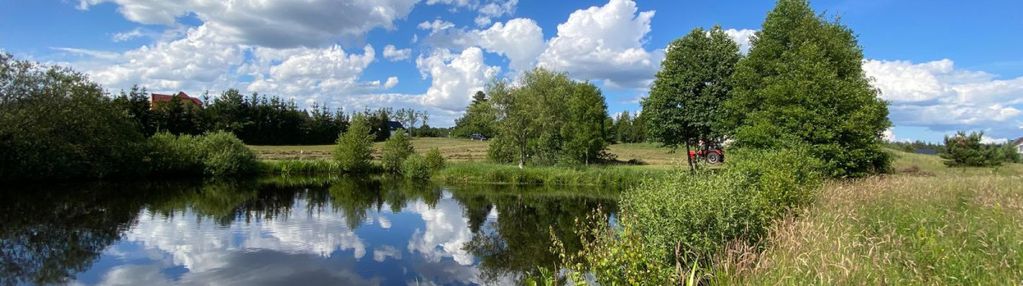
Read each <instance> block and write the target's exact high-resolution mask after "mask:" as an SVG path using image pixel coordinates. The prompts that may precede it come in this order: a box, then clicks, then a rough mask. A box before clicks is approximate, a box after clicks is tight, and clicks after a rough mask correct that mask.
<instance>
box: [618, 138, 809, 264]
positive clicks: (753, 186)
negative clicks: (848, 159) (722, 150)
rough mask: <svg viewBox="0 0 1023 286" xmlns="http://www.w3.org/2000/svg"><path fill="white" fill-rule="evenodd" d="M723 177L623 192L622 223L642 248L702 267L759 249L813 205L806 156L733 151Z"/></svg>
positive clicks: (691, 176)
mask: <svg viewBox="0 0 1023 286" xmlns="http://www.w3.org/2000/svg"><path fill="white" fill-rule="evenodd" d="M731 158H732V159H731V160H730V162H731V163H729V164H730V165H729V166H728V169H727V170H725V171H723V172H719V173H712V172H710V171H703V172H695V173H677V174H675V175H672V176H668V177H667V178H665V179H662V180H653V181H647V182H645V183H643V184H642V185H640V187H638V188H636V189H634V190H630V191H628V192H626V193H625V194H624V195H623V197H622V202H621V204H620V206H621V209H622V213H623V219H622V221H623V223H628V224H631V225H630V226H629V227H632V228H634V229H635V230H636V231H637V232H639V233H641V234H642V236H643V238H644V240H645V243H646V244H649V245H652V246H654V247H659V248H662V249H675V247H676V246H677V245H680V246H681V253H680V256H681V257H680V259H681V260H682V261H685V262H689V263H694V262H706V261H707V260H708V259H709V258H710V257H711V256H712V255H713V254H714V253H715V252H717V251H719V250H720V249H721V248H722V247H723V246H724V245H725V244H726V243H728V242H732V241H735V240H745V241H748V242H750V244H751V245H756V242H758V241H759V240H760V239H761V238H763V236H764V235H765V234H766V233H767V230H768V227H769V226H770V223H771V222H772V221H773V220H775V219H777V218H779V217H781V216H782V215H783V214H784V213H786V212H787V211H789V210H790V209H791V208H794V207H797V206H800V205H803V204H806V203H807V202H809V201H810V200H811V199H812V198H813V193H812V191H813V189H814V188H815V187H816V186H817V185H818V183H819V182H820V178H821V174H820V173H819V171H818V170H820V169H821V167H820V166H821V164H820V163H819V161H816V160H815V159H812V156H810V155H808V152H806V151H797V150H785V151H744V150H739V151H733V152H732V154H731Z"/></svg>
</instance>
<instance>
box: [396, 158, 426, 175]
mask: <svg viewBox="0 0 1023 286" xmlns="http://www.w3.org/2000/svg"><path fill="white" fill-rule="evenodd" d="M401 173H402V174H405V177H409V178H412V179H429V178H430V174H431V170H430V164H429V162H427V161H426V158H423V156H419V154H413V155H412V156H409V157H408V158H405V161H404V162H402V164H401Z"/></svg>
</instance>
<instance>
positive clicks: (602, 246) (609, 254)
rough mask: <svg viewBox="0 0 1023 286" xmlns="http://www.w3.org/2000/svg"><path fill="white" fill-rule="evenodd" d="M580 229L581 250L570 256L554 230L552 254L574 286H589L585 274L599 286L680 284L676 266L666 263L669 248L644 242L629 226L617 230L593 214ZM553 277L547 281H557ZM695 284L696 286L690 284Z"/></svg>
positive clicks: (580, 223)
mask: <svg viewBox="0 0 1023 286" xmlns="http://www.w3.org/2000/svg"><path fill="white" fill-rule="evenodd" d="M576 224H579V226H578V227H577V228H578V229H582V230H584V231H581V232H580V233H579V240H580V241H581V242H582V249H580V250H579V251H578V252H575V253H571V252H568V251H566V250H565V245H564V243H562V242H561V239H560V238H558V237H557V236H556V235H555V234H554V231H553V229H552V230H551V237H552V239H553V240H554V243H553V246H552V247H551V248H552V249H551V251H552V252H554V253H557V254H558V256H559V258H560V259H561V263H562V266H563V267H565V268H567V269H568V270H569V271H568V273H567V275H565V276H566V277H565V278H566V279H565V280H568V281H571V282H572V283H571V284H572V285H588V284H589V283H588V279H586V277H585V276H584V275H586V274H592V275H593V276H594V278H596V281H594V282H597V284H596V285H678V281H679V280H680V279H679V278H680V276H679V275H678V274H679V273H678V272H677V270H676V269H675V267H674V265H671V264H669V263H664V260H663V258H664V257H667V256H669V254H668V249H665V248H660V247H655V246H654V245H651V244H649V243H647V242H646V241H644V239H643V237H642V235H641V234H640V233H637V232H636V231H635V230H634V229H633V228H632V227H631V225H629V224H623V225H622V229H621V231H617V230H616V229H614V228H612V227H611V226H610V225H609V224H608V218H607V216H604V215H601V214H600V213H599V212H594V214H590V215H589V216H588V217H586V220H585V221H583V222H580V221H579V220H578V219H576ZM555 278H556V277H550V278H548V279H547V280H555ZM690 285H695V284H690Z"/></svg>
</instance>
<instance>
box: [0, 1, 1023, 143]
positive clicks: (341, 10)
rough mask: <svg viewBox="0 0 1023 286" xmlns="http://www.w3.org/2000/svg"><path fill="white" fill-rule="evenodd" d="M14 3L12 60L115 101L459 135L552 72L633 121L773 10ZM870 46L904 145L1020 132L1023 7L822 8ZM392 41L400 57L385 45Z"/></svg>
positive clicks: (3, 33) (5, 29)
mask: <svg viewBox="0 0 1023 286" xmlns="http://www.w3.org/2000/svg"><path fill="white" fill-rule="evenodd" d="M223 2H226V1H201V0H182V1H144V0H81V1H78V0H64V1H58V0H52V1H46V0H42V1H6V2H5V3H3V4H0V5H2V9H0V49H3V50H5V51H7V52H10V53H12V54H14V55H16V56H18V57H19V58H24V59H32V60H36V61H40V62H44V63H52V64H62V65H70V66H73V67H75V68H76V69H78V70H81V71H84V72H87V73H89V74H90V75H91V77H92V78H93V79H94V80H96V81H97V82H100V83H101V84H103V85H104V86H106V87H107V88H108V89H109V90H111V91H117V90H119V89H122V88H126V87H129V86H131V85H132V84H136V83H137V84H141V85H144V86H147V87H149V88H150V89H151V90H152V91H160V92H171V91H177V90H183V91H186V92H189V93H191V94H201V93H202V92H203V91H205V90H209V91H210V92H211V93H213V94H218V93H219V92H220V91H222V90H224V89H226V88H237V89H240V90H242V91H243V92H260V93H265V94H271V95H280V96H284V97H289V98H294V99H295V100H296V101H297V102H298V103H299V104H301V105H308V104H311V103H312V102H319V103H321V104H326V105H329V106H332V107H342V108H345V109H347V110H356V109H362V108H374V107H381V106H395V107H415V108H420V109H425V110H428V111H429V112H430V113H431V122H432V124H433V125H438V126H449V125H451V124H452V122H453V119H454V118H457V117H458V115H459V114H460V112H461V110H462V109H463V108H464V106H465V104H466V103H468V101H469V98H470V95H471V93H472V91H473V90H476V89H479V88H481V87H482V86H483V84H485V83H486V82H487V81H489V80H490V79H492V78H495V77H496V78H506V79H514V78H515V77H516V76H517V75H518V74H519V72H520V71H521V70H523V69H529V68H532V67H535V66H544V67H548V68H552V69H556V70H559V71H564V72H566V73H568V74H569V75H570V76H572V77H573V78H576V79H580V80H589V81H591V82H594V83H595V84H597V85H598V86H600V87H601V88H602V90H603V91H604V94H605V96H606V97H607V100H608V106H609V110H610V111H611V112H612V113H617V112H621V111H625V110H629V111H635V110H638V109H639V107H638V99H639V98H641V97H643V96H645V95H646V93H647V88H646V87H647V86H648V85H649V82H650V80H651V79H652V77H653V74H654V73H655V72H656V70H657V68H658V66H659V61H660V59H661V58H662V57H663V49H664V47H665V46H666V45H667V43H668V42H670V41H671V40H674V39H676V38H678V37H680V36H682V35H684V34H685V33H687V32H688V31H689V30H691V29H693V28H696V27H710V26H713V25H720V26H722V27H723V28H725V29H728V30H729V32H730V33H731V35H733V37H734V39H736V40H737V41H739V42H747V41H748V38H747V36H748V35H749V34H751V33H753V32H754V31H755V30H757V29H759V26H760V24H761V22H762V21H763V19H764V16H765V15H766V13H767V12H768V11H769V10H770V9H771V8H772V6H773V1H638V2H633V1H630V0H606V1H531V0H520V1H515V0H426V1H418V0H379V1H351V0H309V1H284V0H282V1H268V2H272V3H270V4H266V3H263V4H260V3H259V2H261V1H236V2H235V3H234V4H233V5H226V4H224V3H223ZM812 5H813V6H814V8H815V9H816V10H817V11H819V12H823V13H826V14H827V15H828V17H839V18H840V19H841V22H842V23H844V24H845V25H847V26H849V27H850V28H852V29H853V31H855V33H856V34H857V35H858V36H859V40H860V44H861V46H862V47H863V50H864V56H865V59H866V61H865V62H864V70H865V71H866V73H867V74H868V76H871V77H873V78H874V79H875V86H876V87H878V88H879V89H880V90H881V91H882V98H884V99H886V100H888V101H889V102H890V110H891V113H892V114H891V119H892V121H893V122H894V123H895V125H896V126H895V128H893V130H891V131H892V132H891V134H890V135H891V136H892V137H893V138H895V139H897V140H910V139H922V140H928V141H938V140H940V139H941V137H942V136H943V135H944V134H949V133H951V132H954V131H955V130H982V131H986V133H987V134H988V137H989V139H990V140H1000V139H1012V138H1017V137H1020V136H1023V111H1021V110H1023V53H1021V49H1020V48H1021V47H1023V37H1020V36H1021V35H1023V34H1021V31H1023V17H1020V14H1021V13H1023V2H1020V1H985V2H984V3H970V2H966V1H951V0H949V1H922V0H920V1H885V0H877V1H812ZM389 46H393V47H389Z"/></svg>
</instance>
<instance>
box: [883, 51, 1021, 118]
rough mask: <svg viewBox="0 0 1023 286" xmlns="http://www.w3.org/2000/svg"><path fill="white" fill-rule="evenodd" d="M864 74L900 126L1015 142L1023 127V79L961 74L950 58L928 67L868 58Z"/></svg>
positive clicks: (932, 63) (907, 62)
mask: <svg viewBox="0 0 1023 286" xmlns="http://www.w3.org/2000/svg"><path fill="white" fill-rule="evenodd" d="M863 70H864V72H865V73H866V74H867V76H869V77H871V78H872V79H873V85H874V86H875V87H877V88H878V89H879V90H880V91H881V98H883V99H885V100H887V101H888V102H889V103H890V104H889V110H890V111H891V116H890V117H891V118H892V121H893V122H894V123H895V125H896V126H901V125H910V126H921V127H927V128H929V129H932V130H935V131H941V132H945V133H949V132H952V131H955V130H960V129H970V130H984V131H987V132H988V134H990V135H992V136H996V137H1005V138H1015V137H1017V136H1019V133H1020V130H1019V127H1018V126H1020V124H1021V123H1023V111H1021V109H1023V77H1017V78H1011V79H998V78H997V77H996V76H995V75H992V74H988V73H985V72H978V71H970V70H962V69H958V68H956V67H955V64H954V62H953V61H952V60H948V59H943V60H937V61H931V62H925V63H912V62H909V61H883V60H866V61H864V63H863Z"/></svg>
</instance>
